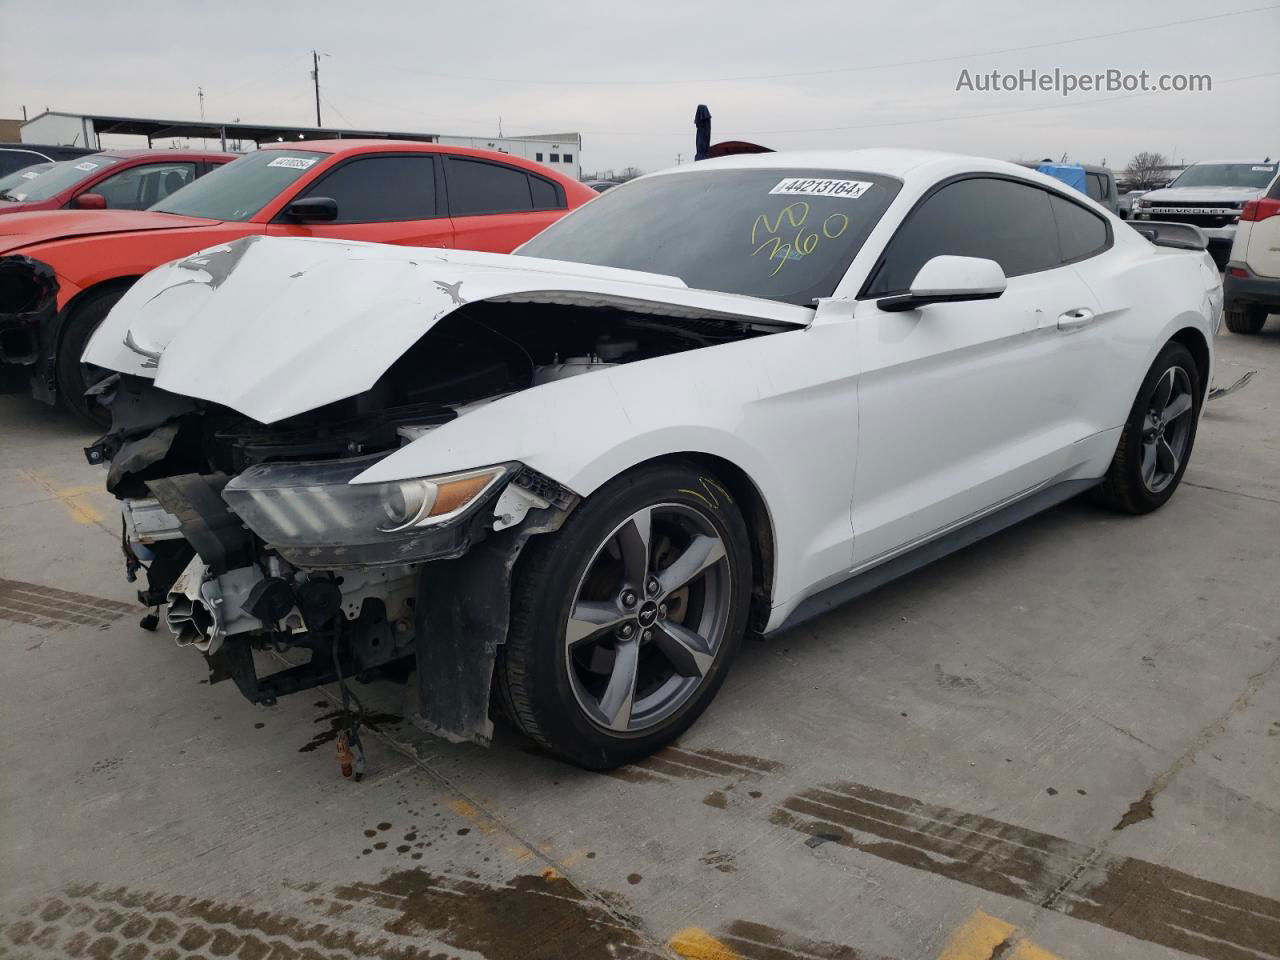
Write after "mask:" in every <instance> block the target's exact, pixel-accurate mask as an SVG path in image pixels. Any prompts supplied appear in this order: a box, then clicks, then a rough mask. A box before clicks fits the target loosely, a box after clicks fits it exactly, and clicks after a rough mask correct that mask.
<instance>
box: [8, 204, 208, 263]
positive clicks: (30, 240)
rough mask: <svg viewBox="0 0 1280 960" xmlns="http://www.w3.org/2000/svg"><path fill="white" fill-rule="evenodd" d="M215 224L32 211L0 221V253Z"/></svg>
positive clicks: (139, 213)
mask: <svg viewBox="0 0 1280 960" xmlns="http://www.w3.org/2000/svg"><path fill="white" fill-rule="evenodd" d="M218 222H219V221H217V220H200V219H197V218H195V217H180V216H177V215H176V214H172V213H148V212H147V211H145V210H33V211H30V212H27V213H14V214H12V215H9V216H4V217H0V253H10V252H12V251H14V250H20V249H22V248H23V247H30V246H34V245H35V244H38V243H48V242H49V241H51V240H68V239H70V238H72V237H85V236H92V235H97V234H109V233H132V232H135V231H146V230H183V229H191V228H192V227H207V226H212V225H214V224H216V223H218Z"/></svg>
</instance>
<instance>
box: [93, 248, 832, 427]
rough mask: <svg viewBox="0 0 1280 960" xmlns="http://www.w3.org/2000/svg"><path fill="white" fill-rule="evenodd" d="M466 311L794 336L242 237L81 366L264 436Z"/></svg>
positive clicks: (570, 288)
mask: <svg viewBox="0 0 1280 960" xmlns="http://www.w3.org/2000/svg"><path fill="white" fill-rule="evenodd" d="M477 300H497V301H525V302H531V301H537V302H551V303H566V304H582V305H600V306H615V307H621V308H625V309H629V310H636V311H639V312H654V313H662V314H664V315H667V316H683V317H718V318H728V319H741V320H747V321H751V320H757V321H765V322H770V323H775V324H776V323H787V324H793V325H795V326H804V325H806V324H808V323H809V322H810V320H811V319H812V317H813V311H812V310H811V309H809V308H807V307H798V306H793V305H791V304H785V303H777V302H775V301H772V300H760V299H756V298H754V297H742V296H735V295H731V294H723V293H713V292H710V291H705V290H690V289H689V288H687V287H686V286H685V285H684V282H683V281H682V280H680V279H679V278H677V277H670V276H663V275H660V274H651V273H641V272H638V271H632V270H619V269H614V268H611V267H595V266H589V265H586V264H579V263H563V262H560V261H554V260H540V259H535V258H532V257H520V256H515V255H509V254H492V253H473V252H469V251H444V250H439V249H435V248H415V247H399V246H389V245H384V244H374V243H355V242H349V241H342V240H319V239H310V238H283V237H261V236H250V237H244V238H242V239H239V240H235V241H232V242H231V243H228V244H222V245H220V246H217V247H211V248H209V249H207V250H203V251H201V252H199V253H196V254H193V255H192V256H190V257H187V258H185V259H183V260H176V261H174V262H172V263H169V264H166V265H165V266H162V267H158V268H157V269H155V270H153V271H151V272H150V273H148V274H147V275H146V276H144V277H143V278H142V279H141V280H139V281H138V282H137V283H136V284H134V286H133V287H132V288H131V289H130V290H129V292H128V293H126V294H125V295H124V297H122V298H121V299H120V301H119V302H118V303H117V304H116V306H115V308H114V309H113V310H112V311H111V313H110V314H109V315H108V316H107V319H106V320H105V321H103V323H102V326H100V327H99V328H98V330H97V332H96V333H95V334H94V336H93V338H92V339H91V340H90V341H89V345H88V347H87V348H86V350H85V352H84V357H83V359H84V361H85V362H86V363H92V364H96V365H98V366H101V367H106V368H108V369H111V370H116V371H119V372H121V373H129V374H135V375H141V376H147V377H154V378H155V382H156V386H157V387H159V388H161V389H163V390H167V391H169V392H170V393H176V394H181V395H185V396H191V397H196V398H199V399H202V400H208V401H211V402H213V403H217V404H221V405H222V406H226V407H230V408H231V409H233V410H238V411H239V412H241V413H243V414H245V415H247V416H250V417H252V418H253V419H255V420H258V421H260V422H262V423H272V422H274V421H277V420H282V419H284V418H286V417H291V416H294V415H296V414H299V413H304V412H306V411H308V410H314V409H315V408H317V407H320V406H323V405H325V404H327V403H332V402H334V401H337V400H341V399H344V398H346V397H350V396H353V395H355V394H357V393H362V392H363V391H365V390H368V389H369V388H370V387H372V386H373V385H374V383H376V382H377V380H378V378H379V377H380V376H381V375H382V374H383V373H384V372H385V371H386V370H387V368H388V367H390V366H391V364H392V363H394V362H395V361H396V359H397V358H398V357H399V356H400V355H401V354H402V353H404V352H405V351H406V350H407V349H409V347H411V346H412V345H413V344H414V343H416V342H417V341H418V339H419V338H421V337H422V335H423V334H425V333H426V332H427V331H428V330H430V329H431V328H432V327H433V326H434V325H435V324H436V323H438V322H439V321H440V320H441V319H442V318H443V317H445V316H447V315H448V314H449V313H451V312H453V311H454V310H456V309H458V308H459V307H460V306H462V305H464V304H466V303H469V302H472V301H477Z"/></svg>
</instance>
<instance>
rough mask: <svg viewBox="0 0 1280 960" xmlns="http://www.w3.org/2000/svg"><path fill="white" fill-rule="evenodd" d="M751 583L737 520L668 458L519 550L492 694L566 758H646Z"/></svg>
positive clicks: (686, 707)
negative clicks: (506, 629) (508, 620)
mask: <svg viewBox="0 0 1280 960" xmlns="http://www.w3.org/2000/svg"><path fill="white" fill-rule="evenodd" d="M691 571H693V572H692V574H691V575H690V576H687V577H686V576H685V574H687V573H690V572H691ZM751 583H752V578H751V547H750V541H749V538H748V534H747V527H746V523H745V521H744V520H743V518H742V514H741V512H740V511H739V509H738V507H737V505H736V504H735V503H734V502H733V500H732V498H731V497H730V496H729V495H728V493H727V492H726V488H725V487H724V485H723V484H722V483H720V482H719V481H718V480H717V479H716V477H715V476H714V475H712V474H711V473H709V472H708V471H705V470H702V469H700V468H698V467H696V466H695V465H693V464H689V463H674V462H673V463H664V464H659V465H654V466H650V467H643V468H641V469H638V470H636V471H634V472H632V473H630V474H625V475H623V476H622V477H619V478H617V479H615V480H613V481H611V482H610V483H608V484H606V485H605V486H604V487H602V488H601V489H600V490H598V491H597V492H596V493H594V494H592V496H591V497H589V498H588V499H587V500H585V501H584V502H583V503H581V504H580V505H579V506H578V507H577V509H576V510H575V511H574V512H573V514H572V515H570V517H569V518H568V520H566V521H565V524H564V526H563V527H562V528H561V529H560V530H558V531H556V532H555V533H552V534H546V535H543V536H538V537H535V538H533V540H531V541H530V542H529V545H528V546H527V547H526V548H525V551H524V553H523V555H522V556H521V558H520V562H519V565H518V567H517V568H516V571H515V579H514V583H513V591H512V611H511V628H510V631H509V633H508V637H507V642H506V644H505V645H504V646H503V647H502V648H501V650H500V653H499V659H498V664H497V670H496V672H495V682H496V683H497V684H498V685H499V687H500V690H499V696H500V698H501V700H502V702H503V704H504V706H505V707H506V709H507V710H508V711H509V713H510V715H511V717H512V719H513V720H514V721H515V723H516V725H517V726H518V727H519V728H520V729H521V730H522V731H523V732H524V733H525V734H526V735H527V736H529V737H530V738H531V739H533V740H534V741H536V742H537V743H538V744H540V745H541V746H542V747H543V748H545V749H546V750H548V751H550V752H551V753H553V754H556V755H557V756H559V757H562V758H564V759H565V760H568V761H569V762H571V763H575V764H577V765H579V766H582V767H586V768H588V769H596V770H607V769H610V768H612V767H616V766H619V765H621V764H624V763H628V762H631V761H633V760H636V759H639V758H640V757H643V756H646V755H648V754H650V753H652V752H653V751H655V750H657V749H658V748H660V747H662V746H665V745H666V744H668V743H670V742H671V741H673V740H674V739H675V738H676V737H678V736H679V735H680V734H681V733H682V732H684V730H686V729H687V728H688V727H689V725H690V724H692V723H693V722H694V720H696V719H697V718H698V716H699V715H700V714H701V713H702V711H703V710H704V709H705V708H706V707H707V705H708V704H709V703H710V702H711V700H712V698H713V697H714V696H715V694H716V691H717V690H718V689H719V688H720V684H721V683H723V682H724V678H725V676H726V674H727V673H728V669H729V664H730V662H731V661H732V659H733V657H734V655H735V653H736V652H737V649H738V647H739V645H740V643H741V639H742V635H743V633H744V631H745V629H746V623H747V613H748V605H749V601H750V595H751ZM571 613H573V614H575V616H573V617H571Z"/></svg>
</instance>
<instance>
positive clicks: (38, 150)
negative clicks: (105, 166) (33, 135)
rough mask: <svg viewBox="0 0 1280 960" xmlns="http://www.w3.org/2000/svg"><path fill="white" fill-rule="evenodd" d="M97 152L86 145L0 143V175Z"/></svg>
mask: <svg viewBox="0 0 1280 960" xmlns="http://www.w3.org/2000/svg"><path fill="white" fill-rule="evenodd" d="M97 152H98V151H96V150H90V149H88V148H87V147H62V146H57V145H54V144H48V143H0V177H3V176H6V175H7V174H10V173H13V172H14V171H15V170H21V169H22V168H23V167H29V166H31V165H32V164H36V163H48V162H49V161H51V160H54V161H56V160H71V159H74V158H75V157H83V156H84V155H85V154H86V153H97Z"/></svg>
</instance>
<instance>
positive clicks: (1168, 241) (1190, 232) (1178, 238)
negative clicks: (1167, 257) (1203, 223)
mask: <svg viewBox="0 0 1280 960" xmlns="http://www.w3.org/2000/svg"><path fill="white" fill-rule="evenodd" d="M1125 222H1126V223H1127V224H1129V226H1131V227H1133V229H1135V230H1137V231H1138V232H1139V233H1140V234H1142V235H1143V236H1144V237H1146V238H1147V239H1148V240H1150V241H1151V242H1152V243H1154V244H1155V245H1156V246H1158V247H1177V248H1178V249H1179V250H1206V249H1208V247H1209V238H1208V237H1206V236H1205V235H1204V231H1203V230H1201V229H1200V228H1199V227H1196V226H1192V225H1191V224H1189V223H1172V222H1170V221H1167V220H1139V221H1136V222H1135V221H1133V220H1126V221H1125Z"/></svg>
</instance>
